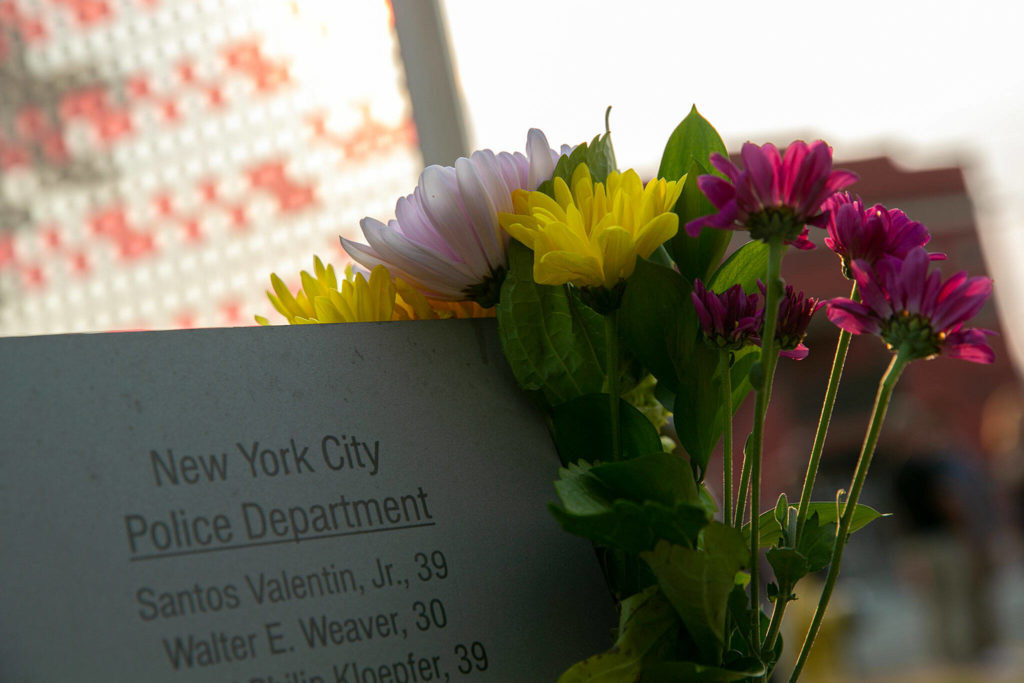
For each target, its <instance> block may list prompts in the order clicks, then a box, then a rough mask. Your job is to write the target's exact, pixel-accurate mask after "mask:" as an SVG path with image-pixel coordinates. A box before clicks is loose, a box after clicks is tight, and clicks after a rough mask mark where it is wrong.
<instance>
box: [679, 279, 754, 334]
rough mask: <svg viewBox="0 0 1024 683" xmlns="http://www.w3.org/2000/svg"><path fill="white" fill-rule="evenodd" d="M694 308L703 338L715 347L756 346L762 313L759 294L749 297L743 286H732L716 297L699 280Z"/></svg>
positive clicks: (696, 284) (692, 294) (695, 292)
mask: <svg viewBox="0 0 1024 683" xmlns="http://www.w3.org/2000/svg"><path fill="white" fill-rule="evenodd" d="M690 297H691V299H693V305H694V308H696V309H697V319H698V320H699V321H700V327H701V330H702V331H703V333H704V338H705V339H706V340H707V341H708V343H709V344H711V345H712V346H714V347H716V348H719V349H725V350H728V351H738V350H739V349H741V348H743V347H744V346H746V345H748V344H757V343H759V339H758V337H757V331H758V328H759V327H760V326H761V315H762V311H761V310H760V309H759V308H758V307H759V306H760V301H759V297H758V296H757V294H746V293H744V291H743V287H741V286H740V285H733V286H732V287H730V288H729V289H727V290H726V291H725V292H723V293H722V294H716V293H715V292H712V291H711V290H709V289H707V288H706V287H705V286H704V283H703V282H701V281H700V280H699V279H698V280H694V281H693V292H692V293H691V294H690Z"/></svg>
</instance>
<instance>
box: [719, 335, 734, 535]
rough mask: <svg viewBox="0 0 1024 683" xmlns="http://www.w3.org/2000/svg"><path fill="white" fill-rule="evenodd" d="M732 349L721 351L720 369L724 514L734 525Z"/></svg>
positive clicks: (727, 524) (726, 520) (727, 523)
mask: <svg viewBox="0 0 1024 683" xmlns="http://www.w3.org/2000/svg"><path fill="white" fill-rule="evenodd" d="M731 358H732V352H731V351H719V361H718V371H719V372H720V373H722V514H723V515H724V519H723V521H724V522H725V524H726V526H731V525H732V483H733V482H732V368H730V367H729V366H730V365H731V363H730V360H731Z"/></svg>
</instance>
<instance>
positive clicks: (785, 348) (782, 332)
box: [757, 280, 825, 360]
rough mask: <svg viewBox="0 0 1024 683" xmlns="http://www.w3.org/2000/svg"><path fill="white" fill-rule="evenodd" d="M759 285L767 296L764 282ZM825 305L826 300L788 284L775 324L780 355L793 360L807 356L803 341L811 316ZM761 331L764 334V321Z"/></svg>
mask: <svg viewBox="0 0 1024 683" xmlns="http://www.w3.org/2000/svg"><path fill="white" fill-rule="evenodd" d="M757 286H758V288H759V289H760V290H761V296H765V294H766V290H765V285H764V283H763V282H761V281H760V280H758V281H757ZM824 305H825V302H824V301H821V300H819V299H816V298H814V297H811V296H804V293H803V292H798V291H796V290H795V289H793V285H786V291H785V293H784V294H783V295H782V298H781V299H780V300H779V317H778V322H777V323H776V324H775V341H776V343H777V344H778V345H779V349H780V353H779V355H780V356H783V357H784V358H792V359H793V360H803V359H804V358H807V353H808V349H807V347H806V346H804V343H803V342H804V337H805V336H807V326H808V325H810V324H811V318H812V317H813V316H814V314H815V313H816V312H817V310H818V309H819V308H821V307H822V306H824ZM762 317H763V313H762ZM760 333H761V335H762V336H763V335H764V322H763V321H762V323H761V330H760Z"/></svg>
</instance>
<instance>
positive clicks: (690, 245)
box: [667, 159, 733, 282]
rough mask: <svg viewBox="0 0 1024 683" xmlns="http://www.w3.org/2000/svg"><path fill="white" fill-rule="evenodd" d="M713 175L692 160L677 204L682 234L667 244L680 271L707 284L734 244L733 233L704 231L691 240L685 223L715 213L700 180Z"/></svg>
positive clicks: (677, 233) (705, 229)
mask: <svg viewBox="0 0 1024 683" xmlns="http://www.w3.org/2000/svg"><path fill="white" fill-rule="evenodd" d="M708 173H710V171H709V170H708V168H707V167H706V166H704V165H703V164H701V163H700V162H698V161H697V160H695V159H694V160H692V161H691V162H690V166H689V168H688V170H687V173H686V181H685V182H684V183H683V192H682V194H680V195H679V199H678V200H677V201H676V205H675V213H676V215H677V216H679V231H678V232H676V234H675V236H673V237H672V239H671V240H669V241H668V243H667V244H668V246H667V249H668V251H669V253H671V254H672V258H673V259H674V260H675V262H676V265H677V266H678V267H679V272H680V273H682V274H683V275H684V276H685V277H686V278H687V279H689V280H691V281H692V280H694V279H696V278H700V279H701V280H703V281H705V282H706V281H707V280H708V277H709V276H710V275H711V273H712V272H714V270H715V268H717V267H718V264H719V263H721V262H722V256H724V255H725V252H726V250H727V249H728V248H729V242H730V241H732V235H733V231H732V230H720V229H718V228H704V229H703V230H701V231H700V234H699V235H698V236H697V237H690V235H689V234H688V233H687V232H686V224H687V223H689V222H690V221H692V220H693V219H695V218H700V217H701V216H706V215H707V214H709V213H714V212H715V211H716V209H715V206H714V205H713V204H712V203H711V202H710V201H708V198H707V197H706V196H705V195H704V193H703V192H701V189H700V187H699V186H698V185H697V179H698V178H699V177H700V176H702V175H707V174H708Z"/></svg>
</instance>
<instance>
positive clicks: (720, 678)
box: [640, 658, 767, 683]
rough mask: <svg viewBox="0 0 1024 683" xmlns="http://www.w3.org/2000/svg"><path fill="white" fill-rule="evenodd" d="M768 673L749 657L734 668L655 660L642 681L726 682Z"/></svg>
mask: <svg viewBox="0 0 1024 683" xmlns="http://www.w3.org/2000/svg"><path fill="white" fill-rule="evenodd" d="M765 673H767V671H766V669H765V667H764V665H763V664H761V662H759V661H757V660H756V659H750V658H747V659H745V660H743V661H740V662H735V663H734V664H733V668H728V669H726V668H724V667H719V666H706V665H704V664H697V663H696V662H655V663H653V664H651V665H650V666H648V667H646V668H645V669H644V675H643V677H641V678H640V681H641V683H678V682H679V681H687V682H689V681H694V682H695V683H726V682H727V681H745V680H748V679H757V678H760V677H762V676H764V675H765Z"/></svg>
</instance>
